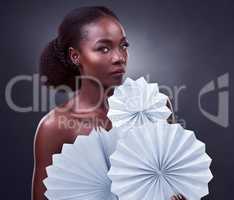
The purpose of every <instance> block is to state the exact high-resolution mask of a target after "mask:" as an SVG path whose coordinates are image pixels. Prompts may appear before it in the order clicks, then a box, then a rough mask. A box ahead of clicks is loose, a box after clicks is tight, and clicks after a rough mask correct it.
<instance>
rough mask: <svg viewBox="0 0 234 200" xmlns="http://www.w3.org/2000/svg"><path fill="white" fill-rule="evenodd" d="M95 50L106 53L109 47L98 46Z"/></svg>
mask: <svg viewBox="0 0 234 200" xmlns="http://www.w3.org/2000/svg"><path fill="white" fill-rule="evenodd" d="M97 50H98V51H101V52H102V53H108V52H109V50H110V49H109V48H108V47H99V48H98V49H97Z"/></svg>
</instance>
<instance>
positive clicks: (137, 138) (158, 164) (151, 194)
mask: <svg viewBox="0 0 234 200" xmlns="http://www.w3.org/2000/svg"><path fill="white" fill-rule="evenodd" d="M110 162H111V169H110V171H109V172H108V176H109V177H110V179H111V180H112V186H111V191H112V192H113V193H115V194H116V195H117V196H118V197H119V199H120V200H129V199H134V200H142V199H144V200H153V199H159V200H169V199H170V197H171V196H173V195H174V194H179V193H180V194H183V195H184V196H185V197H186V198H187V199H188V200H198V199H200V198H201V197H203V196H205V195H207V194H208V182H209V181H210V180H211V179H212V177H213V176H212V174H211V172H210V170H209V166H210V164H211V158H210V157H209V156H208V155H207V154H206V152H205V144H204V143H202V142H201V141H199V140H197V139H196V137H195V134H194V132H193V131H189V130H185V129H183V128H182V127H181V126H180V125H179V124H168V123H167V122H163V121H158V122H156V123H147V124H144V125H142V126H140V127H135V128H133V129H131V130H130V133H129V134H128V135H127V136H126V137H124V138H122V139H120V140H119V142H118V144H117V147H116V150H115V152H114V153H113V154H112V155H111V156H110Z"/></svg>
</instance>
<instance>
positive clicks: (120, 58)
mask: <svg viewBox="0 0 234 200" xmlns="http://www.w3.org/2000/svg"><path fill="white" fill-rule="evenodd" d="M112 64H113V65H115V64H117V65H125V64H126V58H125V56H124V53H123V52H121V51H120V50H119V49H117V50H115V51H113V54H112Z"/></svg>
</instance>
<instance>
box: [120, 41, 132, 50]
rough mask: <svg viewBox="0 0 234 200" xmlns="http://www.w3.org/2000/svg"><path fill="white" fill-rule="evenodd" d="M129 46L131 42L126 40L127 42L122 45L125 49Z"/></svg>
mask: <svg viewBox="0 0 234 200" xmlns="http://www.w3.org/2000/svg"><path fill="white" fill-rule="evenodd" d="M129 46H130V44H129V43H128V42H125V43H123V44H122V45H121V48H122V49H123V50H126V49H127V48H128V47H129Z"/></svg>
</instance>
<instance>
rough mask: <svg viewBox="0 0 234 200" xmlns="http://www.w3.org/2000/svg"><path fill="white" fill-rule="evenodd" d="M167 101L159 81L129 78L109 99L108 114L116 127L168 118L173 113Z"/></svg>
mask: <svg viewBox="0 0 234 200" xmlns="http://www.w3.org/2000/svg"><path fill="white" fill-rule="evenodd" d="M167 101H168V97H167V96H166V95H164V94H162V93H160V92H159V88H158V84H157V83H147V82H146V81H145V79H144V78H143V77H141V78H139V79H137V80H136V81H134V80H132V79H130V78H127V79H126V80H125V82H124V83H123V85H121V86H119V87H117V88H116V89H115V91H114V94H113V96H111V97H110V98H109V99H108V102H109V107H110V109H109V112H108V114H107V116H108V117H109V118H110V120H111V121H112V124H113V126H114V127H119V126H121V125H124V124H128V125H129V126H137V125H142V124H144V123H146V122H149V121H150V122H155V121H157V120H166V119H167V118H168V117H169V116H170V115H171V111H170V109H169V108H168V107H167V106H166V104H167Z"/></svg>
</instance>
